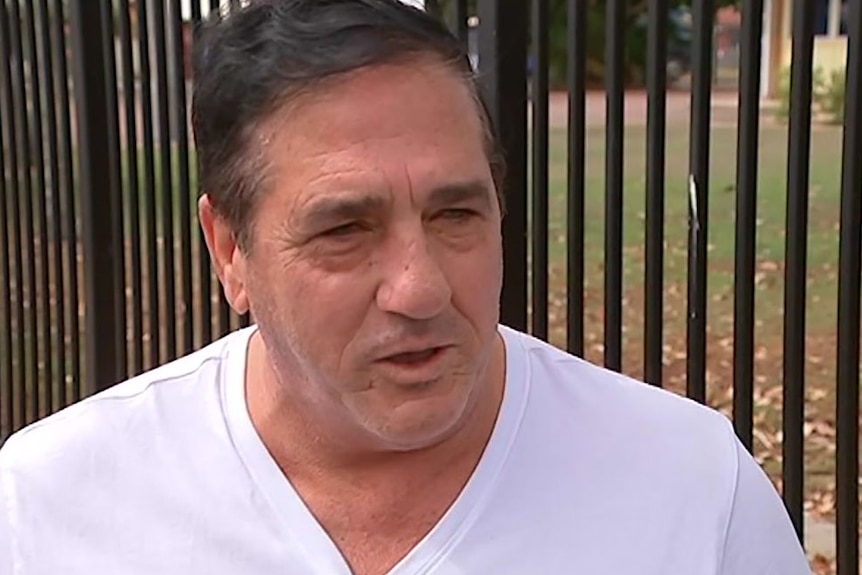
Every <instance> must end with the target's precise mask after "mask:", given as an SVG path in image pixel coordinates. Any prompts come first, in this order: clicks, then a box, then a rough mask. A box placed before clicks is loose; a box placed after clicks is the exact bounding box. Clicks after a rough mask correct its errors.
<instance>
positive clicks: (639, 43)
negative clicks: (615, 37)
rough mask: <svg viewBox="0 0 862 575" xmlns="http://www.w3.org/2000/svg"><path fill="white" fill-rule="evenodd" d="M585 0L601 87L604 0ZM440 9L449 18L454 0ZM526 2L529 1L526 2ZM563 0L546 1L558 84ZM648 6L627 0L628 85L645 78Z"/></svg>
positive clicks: (472, 4) (593, 76) (679, 1)
mask: <svg viewBox="0 0 862 575" xmlns="http://www.w3.org/2000/svg"><path fill="white" fill-rule="evenodd" d="M583 1H585V2H586V3H587V7H586V9H587V24H586V38H585V42H586V52H587V84H588V85H589V86H597V87H601V86H602V85H603V83H604V70H605V66H604V60H605V16H606V9H607V0H583ZM439 3H440V8H441V12H442V14H443V15H444V18H446V20H447V21H449V22H451V15H452V14H453V9H454V3H455V0H440V1H439ZM736 3H737V2H736V0H717V1H716V2H715V7H716V9H717V8H721V7H724V6H730V5H734V4H736ZM527 4H528V6H529V4H530V2H528V3H527ZM566 4H567V1H566V0H550V2H549V7H548V10H549V22H550V30H549V34H548V35H549V47H548V50H549V58H550V62H549V79H550V83H551V86H552V87H554V88H559V87H563V86H565V83H566V63H567V58H568V50H567V43H568V42H567V41H568V13H567V8H566ZM690 4H691V0H671V1H670V2H669V8H673V7H676V6H688V5H690ZM648 6H649V2H648V0H627V2H626V14H625V25H624V28H625V55H624V61H625V79H626V83H627V84H628V85H640V84H642V83H643V82H644V78H645V69H646V45H647V44H646V42H647V37H646V36H647V34H646V32H647V31H646V27H645V26H643V21H644V17H645V16H646V13H647V9H648ZM476 9H477V0H469V1H468V13H470V14H476Z"/></svg>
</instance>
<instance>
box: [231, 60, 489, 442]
mask: <svg viewBox="0 0 862 575" xmlns="http://www.w3.org/2000/svg"><path fill="white" fill-rule="evenodd" d="M285 118H288V119H285ZM482 133H483V132H482V127H481V124H480V120H479V118H478V115H477V109H476V104H475V102H474V101H473V99H472V97H471V95H470V93H469V91H468V89H467V87H466V86H465V85H464V84H463V83H462V81H461V80H460V79H459V78H458V77H457V76H455V75H454V74H453V73H452V72H450V71H448V70H446V69H445V68H443V67H442V66H439V65H434V64H430V63H424V64H423V63H416V64H413V65H402V66H386V67H377V68H373V69H368V70H364V71H361V72H358V73H355V74H353V75H352V76H350V77H348V78H346V79H343V80H340V81H338V82H337V83H335V84H333V85H332V86H331V87H327V88H326V89H323V90H321V91H320V93H318V94H314V95H312V96H310V97H308V96H306V97H305V98H304V99H303V100H302V101H301V102H300V103H299V104H298V105H297V107H295V108H293V110H292V111H291V113H290V114H282V115H279V114H276V115H275V117H274V118H273V119H272V120H271V122H270V123H269V124H267V125H264V126H263V127H262V130H261V134H260V141H261V142H263V143H262V146H263V159H264V161H265V162H267V163H268V164H269V170H270V171H269V173H268V184H267V186H266V192H265V193H264V194H262V195H261V197H260V204H259V205H258V206H257V209H256V212H255V214H256V215H255V218H254V230H253V235H252V237H253V240H252V244H251V248H250V250H249V252H248V253H247V254H245V255H243V256H242V257H243V258H244V259H245V261H244V263H243V266H242V267H243V269H244V270H245V271H244V280H243V281H244V290H245V295H246V296H247V298H248V301H249V305H250V307H251V310H252V313H253V315H254V317H255V320H256V322H257V324H258V326H259V328H260V332H261V335H262V337H263V340H264V342H265V344H266V348H267V350H268V355H269V358H270V360H271V361H272V365H273V367H274V368H275V372H276V373H277V374H278V378H279V380H280V384H281V386H282V388H283V389H284V391H285V392H287V394H288V397H290V398H291V399H292V400H293V401H299V402H301V403H302V404H303V405H304V406H305V407H304V409H306V412H308V413H309V416H310V417H322V418H329V419H330V420H332V421H331V422H330V423H334V424H335V425H340V426H342V427H347V428H354V429H356V430H357V431H359V432H361V433H364V434H366V435H367V436H368V437H369V438H371V439H372V440H373V441H374V442H376V443H377V444H382V445H384V446H386V447H387V448H394V449H412V448H419V447H424V446H427V445H430V444H432V443H434V442H436V441H438V440H440V439H442V438H444V437H446V436H447V435H448V434H450V433H451V432H452V431H454V430H455V429H456V428H457V427H458V426H459V424H460V423H461V422H462V419H463V418H465V417H467V414H468V412H469V409H468V408H469V406H470V405H471V399H474V398H475V396H476V394H477V391H478V390H480V389H481V388H482V386H487V385H489V383H488V381H487V380H488V377H487V376H486V374H485V370H486V368H487V367H488V362H489V359H490V355H491V351H492V348H493V346H494V345H495V340H496V325H497V321H498V319H499V316H498V312H499V295H500V289H501V282H502V253H501V250H502V247H501V237H500V217H501V216H500V208H499V205H498V202H497V199H496V195H495V187H494V183H493V180H492V176H491V172H490V169H489V165H488V160H487V156H486V153H485V149H484V146H483V137H482ZM309 410H310V411H309Z"/></svg>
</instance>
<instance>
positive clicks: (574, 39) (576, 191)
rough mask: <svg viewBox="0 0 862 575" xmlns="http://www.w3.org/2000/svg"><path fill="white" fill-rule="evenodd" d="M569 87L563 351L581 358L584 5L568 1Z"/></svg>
mask: <svg viewBox="0 0 862 575" xmlns="http://www.w3.org/2000/svg"><path fill="white" fill-rule="evenodd" d="M567 5H568V10H567V12H568V20H569V22H568V25H569V33H568V34H567V38H568V40H567V42H566V52H567V55H568V56H567V57H568V61H567V66H566V67H567V70H566V76H567V79H568V84H569V117H568V142H569V153H568V158H567V168H568V188H569V189H568V194H566V216H567V217H566V260H567V264H566V276H567V277H566V292H567V293H566V318H567V319H566V323H567V329H566V349H567V350H568V351H569V352H570V353H573V354H576V355H579V356H583V355H584V197H585V195H586V193H585V192H586V186H585V182H586V174H585V172H586V141H587V123H586V77H587V40H586V35H587V3H586V2H583V1H582V0H568V2H567Z"/></svg>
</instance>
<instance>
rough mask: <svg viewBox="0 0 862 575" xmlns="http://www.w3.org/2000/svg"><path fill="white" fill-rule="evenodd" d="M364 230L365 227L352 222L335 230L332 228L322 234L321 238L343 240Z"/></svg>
mask: <svg viewBox="0 0 862 575" xmlns="http://www.w3.org/2000/svg"><path fill="white" fill-rule="evenodd" d="M364 230H365V227H364V226H363V225H362V224H360V223H359V222H350V223H347V224H342V225H340V226H336V227H334V228H330V229H328V230H326V231H325V232H323V233H321V234H320V235H321V237H325V238H343V237H347V236H350V235H352V234H356V233H358V232H362V231H364Z"/></svg>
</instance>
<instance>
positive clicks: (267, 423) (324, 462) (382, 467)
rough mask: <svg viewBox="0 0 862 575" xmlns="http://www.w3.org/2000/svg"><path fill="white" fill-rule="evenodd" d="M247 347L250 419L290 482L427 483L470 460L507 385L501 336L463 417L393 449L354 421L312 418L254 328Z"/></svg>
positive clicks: (478, 455) (478, 452)
mask: <svg viewBox="0 0 862 575" xmlns="http://www.w3.org/2000/svg"><path fill="white" fill-rule="evenodd" d="M248 353H249V355H248V368H247V373H246V382H247V383H246V400H247V402H248V410H249V414H250V417H251V420H252V423H253V424H254V426H255V428H256V429H257V431H258V434H259V435H260V437H261V439H262V441H263V442H264V444H265V445H266V447H267V449H268V450H269V452H270V453H271V454H272V456H273V458H274V459H275V460H276V462H277V463H278V465H279V466H280V467H281V469H282V470H283V471H284V472H285V474H287V475H288V476H289V477H291V479H292V480H294V481H296V480H301V479H302V478H308V479H314V480H317V481H319V480H321V479H327V478H338V477H343V478H349V481H351V482H353V483H356V482H360V481H362V480H363V478H367V480H368V481H369V482H372V483H374V484H378V485H379V484H380V483H381V482H380V478H381V477H385V478H392V480H393V481H397V482H399V484H400V485H402V486H407V485H409V484H410V480H409V476H413V477H415V478H416V479H417V480H418V481H427V480H428V479H429V478H430V477H431V476H433V475H436V474H438V473H440V472H441V470H446V469H451V468H452V466H459V467H461V466H467V467H472V466H475V464H476V463H477V462H478V460H479V459H480V458H481V455H482V452H483V451H484V449H485V445H486V444H487V442H488V440H489V438H490V436H491V433H492V431H493V428H494V425H495V422H496V420H497V414H498V412H499V408H500V404H501V402H502V398H503V389H504V386H505V349H504V345H503V343H502V341H501V340H499V341H497V342H495V345H494V350H493V352H492V353H491V358H490V361H489V362H488V367H487V369H486V370H485V373H484V375H483V378H482V380H483V381H482V383H481V385H479V386H477V390H476V397H474V399H473V401H472V402H471V405H470V406H469V407H468V412H467V413H465V414H464V417H462V418H461V420H462V422H464V423H463V424H462V425H460V426H459V427H458V428H457V429H455V430H454V431H453V432H452V433H450V434H449V435H448V436H447V437H446V438H445V439H443V440H442V441H439V442H437V443H435V444H433V445H431V446H428V447H424V448H422V449H416V450H409V451H403V450H391V449H386V448H385V447H382V446H380V445H379V444H375V442H374V441H373V440H371V439H370V438H367V437H366V438H365V439H363V434H362V433H361V432H358V430H357V429H355V428H353V427H350V426H347V425H337V424H336V425H332V424H330V425H326V424H324V423H323V422H324V421H326V418H323V417H315V413H314V411H313V409H310V408H308V406H305V405H303V404H302V402H298V401H297V400H296V398H295V397H293V396H288V393H287V392H286V391H285V389H284V386H282V385H280V384H279V383H278V378H277V377H276V374H275V373H274V371H273V368H272V364H271V362H270V361H269V359H268V357H267V352H266V348H265V345H264V343H263V341H262V339H261V337H260V335H259V333H255V334H254V335H253V336H252V341H251V342H250V345H249V352H248ZM331 419H333V420H335V421H337V419H336V418H331ZM405 480H406V481H405Z"/></svg>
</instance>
